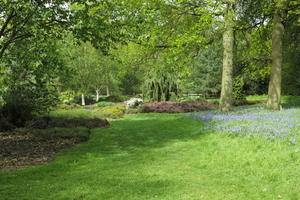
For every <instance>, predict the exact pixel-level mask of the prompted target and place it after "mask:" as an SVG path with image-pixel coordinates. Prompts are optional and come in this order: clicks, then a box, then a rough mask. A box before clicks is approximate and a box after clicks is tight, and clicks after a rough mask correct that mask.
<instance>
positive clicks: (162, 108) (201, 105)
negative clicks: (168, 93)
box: [140, 101, 216, 113]
mask: <svg viewBox="0 0 300 200" xmlns="http://www.w3.org/2000/svg"><path fill="white" fill-rule="evenodd" d="M215 108H216V104H214V103H211V102H195V101H186V102H181V103H178V102H155V103H146V104H143V105H142V106H141V107H140V112H142V113H149V112H157V113H184V112H194V111H201V110H211V109H215Z"/></svg>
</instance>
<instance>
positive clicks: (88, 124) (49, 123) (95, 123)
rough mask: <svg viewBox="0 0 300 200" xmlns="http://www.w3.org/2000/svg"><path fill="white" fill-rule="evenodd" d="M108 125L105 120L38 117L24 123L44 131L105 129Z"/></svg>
mask: <svg viewBox="0 0 300 200" xmlns="http://www.w3.org/2000/svg"><path fill="white" fill-rule="evenodd" d="M108 126H109V123H108V121H107V120H105V119H99V118H84V117H73V118H66V117H40V118H35V119H33V120H31V121H30V122H28V123H26V127H28V128H36V129H46V128H55V127H59V128H77V127H85V128H90V129H94V128H105V127H108Z"/></svg>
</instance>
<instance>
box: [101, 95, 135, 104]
mask: <svg viewBox="0 0 300 200" xmlns="http://www.w3.org/2000/svg"><path fill="white" fill-rule="evenodd" d="M128 99H130V97H128V96H123V95H113V96H108V97H106V99H105V101H109V102H114V103H117V102H124V101H127V100H128Z"/></svg>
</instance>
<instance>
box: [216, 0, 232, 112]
mask: <svg viewBox="0 0 300 200" xmlns="http://www.w3.org/2000/svg"><path fill="white" fill-rule="evenodd" d="M234 18H235V0H229V1H228V2H227V12H226V14H225V16H224V21H225V31H224V33H223V47H224V55H223V72H222V89H221V97H220V102H219V109H220V110H221V111H223V112H227V111H229V110H230V109H231V105H232V71H233V56H234V26H235V22H234Z"/></svg>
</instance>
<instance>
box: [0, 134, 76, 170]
mask: <svg viewBox="0 0 300 200" xmlns="http://www.w3.org/2000/svg"><path fill="white" fill-rule="evenodd" d="M77 143H79V141H77V140H76V139H75V138H60V137H52V138H43V137H37V136H36V135H33V134H26V135H12V134H8V133H0V147H1V148H0V169H1V170H15V169H19V168H23V167H28V166H34V165H41V164H45V163H48V162H49V161H51V160H52V159H53V157H54V156H55V155H56V154H57V153H58V152H59V151H61V150H62V149H65V148H68V147H71V146H73V145H75V144H77Z"/></svg>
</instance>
